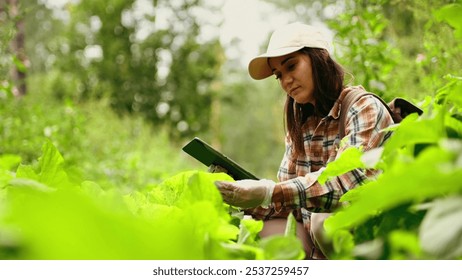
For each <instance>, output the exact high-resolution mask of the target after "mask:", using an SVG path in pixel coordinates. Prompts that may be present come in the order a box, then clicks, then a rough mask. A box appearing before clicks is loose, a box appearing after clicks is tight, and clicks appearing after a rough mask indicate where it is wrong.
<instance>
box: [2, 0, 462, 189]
mask: <svg viewBox="0 0 462 280" xmlns="http://www.w3.org/2000/svg"><path fill="white" fill-rule="evenodd" d="M228 1H232V0H228ZM53 2H54V1H53V0H0V3H1V4H0V26H1V28H0V118H1V121H0V143H1V145H0V154H16V155H20V156H21V158H22V161H23V162H25V163H28V162H32V161H34V160H35V159H36V158H37V157H38V156H39V155H40V153H41V146H42V145H43V143H44V142H45V139H50V140H51V141H52V142H53V144H54V145H55V146H56V147H57V148H58V150H59V151H60V152H61V153H62V154H63V157H64V158H65V160H66V161H65V162H66V164H67V165H68V166H67V168H68V169H70V170H72V171H73V174H72V175H73V176H76V177H79V178H85V179H88V180H92V181H96V182H98V183H99V184H100V185H101V186H103V187H105V188H111V187H114V186H117V187H118V188H126V189H127V190H130V189H136V188H140V187H144V186H146V185H150V184H156V183H158V182H159V181H160V180H163V179H164V178H166V177H168V176H171V175H172V174H175V173H177V172H179V171H182V170H188V169H199V170H206V167H204V166H202V165H201V164H199V163H198V162H196V161H195V160H194V159H192V158H190V157H189V156H187V155H185V154H184V153H183V152H182V151H181V147H182V146H183V145H184V144H185V143H186V142H187V141H188V140H189V139H191V138H192V137H194V136H198V137H201V138H203V139H204V140H206V141H207V142H209V143H211V144H213V145H214V146H216V147H217V148H219V149H220V150H222V151H223V152H224V153H225V154H227V155H228V156H230V157H231V158H233V159H234V160H236V161H237V162H239V163H241V164H242V165H243V166H244V167H246V168H247V169H249V170H250V171H251V172H253V173H255V174H256V175H258V176H260V177H266V178H269V179H275V175H276V171H277V168H278V166H279V163H280V159H281V157H282V152H283V149H284V147H283V138H284V134H285V132H284V126H283V119H282V117H283V111H282V110H283V102H284V94H283V93H282V91H281V89H280V88H279V85H278V84H277V81H275V80H273V79H267V80H264V81H253V80H251V79H250V77H249V76H248V74H247V67H246V64H245V63H242V62H241V61H240V58H241V56H240V55H239V54H240V53H241V52H243V50H242V49H241V45H240V44H239V42H237V41H231V42H228V43H226V44H224V43H223V42H221V41H220V39H219V30H220V29H219V27H220V26H221V24H222V23H223V16H222V6H223V5H224V4H225V0H221V1H204V0H175V1H159V0H111V1H103V0H91V1H90V0H81V1H68V2H67V3H66V4H65V5H53ZM57 2H62V1H57ZM457 2H458V3H460V1H449V0H432V1H407V0H403V1H399V0H377V1H364V0H345V1H337V0H320V1H301V0H284V1H282V0H267V1H260V3H262V4H263V3H265V5H271V6H273V7H274V10H273V12H271V13H268V14H265V15H262V18H263V20H266V21H271V19H272V17H273V16H275V15H279V14H281V13H284V14H287V15H288V16H287V23H288V22H292V21H303V22H305V23H308V24H317V25H323V26H325V28H327V29H329V30H330V31H331V32H332V35H333V38H334V44H335V57H336V59H337V60H338V61H339V62H340V63H341V64H343V65H344V66H345V67H346V69H347V70H348V72H349V73H351V76H349V77H348V83H350V84H362V85H364V86H365V87H366V88H367V89H368V90H370V91H372V92H375V93H378V94H379V95H381V96H382V97H384V98H385V99H387V100H388V99H390V98H391V97H394V96H402V97H406V98H409V99H410V100H412V101H414V102H416V103H418V102H420V101H422V100H423V98H424V97H425V96H433V95H434V94H435V93H436V91H437V89H439V88H441V87H442V86H444V84H445V80H444V79H443V77H444V76H445V75H447V74H454V75H456V74H458V75H459V76H460V65H462V44H460V38H459V39H457V38H455V35H454V32H453V28H452V27H451V26H450V24H448V23H447V22H449V23H450V21H447V22H441V21H440V19H439V17H438V13H437V12H436V11H438V10H439V9H440V8H441V7H443V6H444V5H447V4H450V3H457ZM141 3H143V5H144V6H143V7H148V8H144V9H142V12H140V8H139V7H140V5H141ZM242 9H245V7H242ZM454 16H455V17H457V15H454ZM235 17H236V18H239V19H240V20H241V21H244V22H245V24H247V25H249V26H252V25H253V24H254V21H255V19H253V18H243V17H242V16H241V15H240V13H239V11H236V14H235ZM217 30H218V32H217ZM269 35H270V34H269V33H268V34H265V36H266V37H267V38H269ZM265 43H266V42H262V43H261V48H260V50H262V51H263V49H264V46H265ZM230 54H234V55H230ZM257 54H258V53H255V55H257Z"/></svg>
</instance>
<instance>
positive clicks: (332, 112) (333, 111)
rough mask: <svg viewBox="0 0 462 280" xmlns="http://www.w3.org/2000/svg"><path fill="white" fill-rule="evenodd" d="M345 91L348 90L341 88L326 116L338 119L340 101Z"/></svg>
mask: <svg viewBox="0 0 462 280" xmlns="http://www.w3.org/2000/svg"><path fill="white" fill-rule="evenodd" d="M347 93H348V91H346V90H342V92H341V93H340V96H339V97H338V98H337V101H335V103H334V106H332V109H330V112H329V114H328V116H331V117H332V118H334V119H338V118H339V117H340V112H341V110H342V101H343V99H344V98H345V96H346V95H347Z"/></svg>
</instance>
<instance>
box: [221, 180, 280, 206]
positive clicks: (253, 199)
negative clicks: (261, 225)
mask: <svg viewBox="0 0 462 280" xmlns="http://www.w3.org/2000/svg"><path fill="white" fill-rule="evenodd" d="M215 185H216V186H217V188H218V190H219V191H220V193H221V196H222V197H223V200H224V201H225V202H226V203H228V204H229V205H232V206H236V207H240V208H244V209H246V208H253V207H257V206H262V207H265V208H267V207H268V206H269V205H270V204H271V197H272V196H273V190H274V186H275V185H276V183H274V182H273V181H271V180H266V179H262V180H239V181H235V182H227V181H215Z"/></svg>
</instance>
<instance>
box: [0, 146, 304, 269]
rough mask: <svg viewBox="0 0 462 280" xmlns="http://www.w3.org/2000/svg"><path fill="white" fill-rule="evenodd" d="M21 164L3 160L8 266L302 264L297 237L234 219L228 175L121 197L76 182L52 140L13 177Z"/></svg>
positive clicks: (199, 175) (180, 179)
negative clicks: (220, 187) (226, 198)
mask: <svg viewBox="0 0 462 280" xmlns="http://www.w3.org/2000/svg"><path fill="white" fill-rule="evenodd" d="M19 161H20V159H19V158H18V157H16V156H11V155H8V156H7V155H5V156H3V157H1V158H0V168H1V169H0V174H1V177H0V179H1V181H0V182H1V183H2V186H3V188H1V189H0V190H1V192H0V196H1V204H0V205H1V206H2V207H1V208H0V237H1V238H0V258H2V259H91V260H92V259H300V258H303V257H304V254H303V250H302V247H301V244H300V242H299V241H298V239H297V238H296V237H295V235H294V233H293V232H289V233H288V234H287V236H276V237H273V238H268V239H260V238H259V237H258V232H259V231H260V230H261V223H262V222H261V221H254V220H249V219H247V218H246V219H244V217H242V218H236V217H237V216H236V215H231V214H230V210H232V209H230V207H229V206H227V205H226V204H224V203H223V201H222V199H221V195H220V194H219V192H218V191H217V189H216V187H215V185H214V183H213V182H214V181H215V180H232V179H231V177H229V176H228V175H226V174H224V173H221V174H220V173H219V174H212V173H205V172H199V171H188V172H183V173H179V174H177V175H175V176H173V177H171V178H169V179H167V180H165V181H164V182H162V183H161V184H159V185H157V186H155V187H150V188H146V189H143V190H140V191H133V192H131V193H129V194H123V193H122V192H120V191H118V190H116V189H110V190H103V189H102V188H101V187H100V186H99V185H98V184H96V183H95V182H91V181H81V182H74V181H72V180H71V179H70V178H69V176H68V174H67V172H66V170H65V168H64V167H63V166H64V159H63V157H62V156H61V154H60V153H59V152H58V150H57V149H56V148H55V147H54V146H53V144H52V143H51V142H49V141H48V142H46V143H45V144H44V146H43V149H42V156H41V157H40V158H39V160H38V162H37V164H36V165H34V166H33V165H19V167H18V168H17V170H16V172H15V173H14V172H12V171H11V170H12V169H13V168H14V167H15V166H17V164H18V163H19ZM290 221H291V220H290ZM292 222H293V221H292Z"/></svg>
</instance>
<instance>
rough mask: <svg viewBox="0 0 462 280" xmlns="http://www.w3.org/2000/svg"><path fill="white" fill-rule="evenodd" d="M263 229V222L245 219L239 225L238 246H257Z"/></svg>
mask: <svg viewBox="0 0 462 280" xmlns="http://www.w3.org/2000/svg"><path fill="white" fill-rule="evenodd" d="M262 229H263V221H261V220H254V219H252V218H247V217H244V219H242V220H241V223H240V225H239V237H238V240H237V244H249V245H255V244H256V243H257V239H258V234H259V233H260V231H261V230H262Z"/></svg>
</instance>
